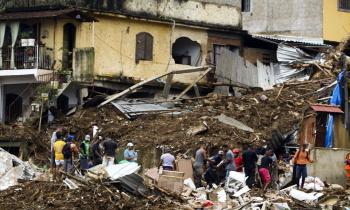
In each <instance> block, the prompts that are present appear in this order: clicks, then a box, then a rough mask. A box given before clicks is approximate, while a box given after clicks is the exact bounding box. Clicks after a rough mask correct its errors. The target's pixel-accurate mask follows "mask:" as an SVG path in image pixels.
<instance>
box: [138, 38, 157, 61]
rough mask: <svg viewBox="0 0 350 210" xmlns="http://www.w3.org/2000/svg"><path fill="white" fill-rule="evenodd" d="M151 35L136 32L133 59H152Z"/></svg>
mask: <svg viewBox="0 0 350 210" xmlns="http://www.w3.org/2000/svg"><path fill="white" fill-rule="evenodd" d="M153 40H154V38H153V36H152V34H150V33H147V32H140V33H138V34H136V47H135V61H136V63H139V61H141V60H143V61H153Z"/></svg>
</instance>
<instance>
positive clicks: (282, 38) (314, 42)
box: [252, 34, 324, 45]
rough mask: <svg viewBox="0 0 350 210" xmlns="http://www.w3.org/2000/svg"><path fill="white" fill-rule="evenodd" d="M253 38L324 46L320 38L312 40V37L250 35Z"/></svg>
mask: <svg viewBox="0 0 350 210" xmlns="http://www.w3.org/2000/svg"><path fill="white" fill-rule="evenodd" d="M252 37H253V38H265V39H271V40H277V41H284V42H296V43H304V44H312V45H324V42H323V39H322V38H312V37H299V36H286V35H277V34H252Z"/></svg>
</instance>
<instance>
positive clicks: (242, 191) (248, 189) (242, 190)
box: [233, 186, 250, 198]
mask: <svg viewBox="0 0 350 210" xmlns="http://www.w3.org/2000/svg"><path fill="white" fill-rule="evenodd" d="M249 191H250V188H249V187H248V186H245V187H243V188H242V189H240V190H238V191H237V192H236V193H235V194H233V196H235V197H236V198H237V197H240V196H241V195H243V194H245V193H247V192H249Z"/></svg>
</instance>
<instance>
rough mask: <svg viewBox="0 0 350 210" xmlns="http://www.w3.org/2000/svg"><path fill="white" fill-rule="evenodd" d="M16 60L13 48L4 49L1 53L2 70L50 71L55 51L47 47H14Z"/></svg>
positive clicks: (0, 68) (0, 64) (0, 65)
mask: <svg viewBox="0 0 350 210" xmlns="http://www.w3.org/2000/svg"><path fill="white" fill-rule="evenodd" d="M13 50H14V58H12V56H11V55H12V47H3V48H2V50H1V51H0V56H2V63H1V62H0V70H15V69H46V70H50V69H51V68H52V64H53V60H54V58H53V50H52V49H50V48H47V47H45V46H38V45H36V46H29V47H14V48H13Z"/></svg>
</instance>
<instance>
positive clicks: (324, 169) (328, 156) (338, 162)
mask: <svg viewBox="0 0 350 210" xmlns="http://www.w3.org/2000/svg"><path fill="white" fill-rule="evenodd" d="M349 152H350V150H349V149H326V148H315V149H313V150H312V151H311V158H312V159H313V160H314V163H312V164H309V165H308V175H309V176H314V177H319V178H321V180H323V181H327V183H332V184H340V185H342V186H345V185H346V173H345V170H344V166H345V165H344V161H345V157H346V154H348V153H349Z"/></svg>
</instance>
